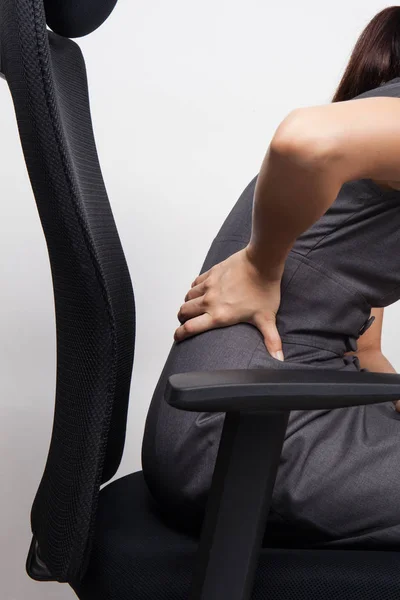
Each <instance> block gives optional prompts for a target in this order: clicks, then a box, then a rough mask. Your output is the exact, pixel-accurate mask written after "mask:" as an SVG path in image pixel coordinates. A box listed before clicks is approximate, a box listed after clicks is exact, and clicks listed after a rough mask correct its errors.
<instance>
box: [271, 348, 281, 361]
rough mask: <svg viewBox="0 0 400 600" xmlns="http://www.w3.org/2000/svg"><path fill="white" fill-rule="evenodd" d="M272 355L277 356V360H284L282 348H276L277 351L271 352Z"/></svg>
mask: <svg viewBox="0 0 400 600" xmlns="http://www.w3.org/2000/svg"><path fill="white" fill-rule="evenodd" d="M272 356H273V357H274V358H277V359H278V360H284V358H283V352H282V350H278V351H277V352H273V353H272Z"/></svg>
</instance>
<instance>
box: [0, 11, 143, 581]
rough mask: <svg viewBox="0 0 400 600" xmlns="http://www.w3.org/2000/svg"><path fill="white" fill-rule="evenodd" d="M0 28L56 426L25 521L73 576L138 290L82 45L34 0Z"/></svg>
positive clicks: (119, 404) (114, 424) (121, 388)
mask: <svg viewBox="0 0 400 600" xmlns="http://www.w3.org/2000/svg"><path fill="white" fill-rule="evenodd" d="M0 39H1V52H2V66H3V71H4V74H5V76H6V79H7V83H8V85H9V88H10V91H11V94H12V99H13V102H14V107H15V112H16V117H17V122H18V127H19V133H20V137H21V143H22V147H23V151H24V156H25V161H26V165H27V168H28V172H29V176H30V180H31V184H32V188H33V191H34V195H35V199H36V203H37V208H38V212H39V216H40V220H41V223H42V226H43V230H44V233H45V237H46V242H47V248H48V253H49V258H50V266H51V272H52V278H53V286H54V300H55V316H56V332H57V381H56V402H55V415H54V427H53V433H52V438H51V444H50V450H49V455H48V460H47V464H46V468H45V471H44V475H43V478H42V481H41V483H40V487H39V490H38V492H37V495H36V497H35V500H34V504H33V508H32V515H31V520H32V531H33V533H34V535H35V537H36V538H37V540H38V543H39V547H40V554H41V557H42V559H43V560H44V562H45V563H46V565H47V567H48V568H49V570H50V571H51V573H52V574H53V575H54V577H55V578H56V579H58V580H59V581H70V580H73V579H74V578H79V577H80V576H81V575H82V574H83V572H84V569H85V568H86V564H87V560H88V557H89V554H90V542H91V532H92V530H93V522H94V516H95V511H96V503H97V497H98V493H99V489H100V483H101V482H104V481H108V480H109V479H110V478H111V477H112V476H113V475H114V473H115V472H116V470H117V468H118V465H119V463H120V459H121V455H122V451H123V446H124V439H125V428H126V415H127V408H128V399H129V388H130V381H131V373H132V364H133V352H134V336H135V305H134V296H133V290H132V284H131V280H130V276H129V272H128V268H127V264H126V261H125V257H124V253H123V250H122V247H121V243H120V239H119V236H118V233H117V229H116V226H115V222H114V218H113V214H112V211H111V208H110V204H109V201H108V198H107V193H106V190H105V187H104V182H103V178H102V174H101V170H100V165H99V162H98V157H97V152H96V146H95V141H94V136H93V130H92V123H91V118H90V110H89V98H88V90H87V81H86V72H85V64H84V61H83V58H82V54H81V52H80V49H79V47H78V46H77V45H76V44H75V43H74V42H72V41H71V40H68V39H65V38H63V37H60V36H58V35H56V34H55V33H53V32H48V30H47V29H46V23H45V15H44V10H43V4H42V1H41V0H1V2H0Z"/></svg>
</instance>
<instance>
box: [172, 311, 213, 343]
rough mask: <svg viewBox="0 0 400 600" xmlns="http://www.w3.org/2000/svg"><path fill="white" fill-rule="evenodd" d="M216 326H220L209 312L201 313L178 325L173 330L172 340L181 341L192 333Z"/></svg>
mask: <svg viewBox="0 0 400 600" xmlns="http://www.w3.org/2000/svg"><path fill="white" fill-rule="evenodd" d="M216 327H220V325H217V324H216V323H215V321H214V319H213V318H212V316H211V315H210V314H209V313H203V314H202V315H200V316H198V317H195V318H194V319H189V321H186V322H185V323H184V324H183V325H181V326H180V327H178V329H177V330H176V331H175V335H174V340H175V341H176V342H181V341H182V340H184V339H186V338H188V337H191V336H192V335H196V334H198V333H202V332H203V331H207V330H208V329H215V328H216Z"/></svg>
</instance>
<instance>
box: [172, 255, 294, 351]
mask: <svg viewBox="0 0 400 600" xmlns="http://www.w3.org/2000/svg"><path fill="white" fill-rule="evenodd" d="M280 300H281V277H280V278H278V277H274V278H268V277H267V276H266V275H265V274H261V273H260V272H259V270H258V269H257V268H256V266H255V264H254V263H253V262H252V261H251V260H250V257H249V255H248V253H247V248H244V249H243V250H240V251H239V252H235V253H234V254H232V255H231V256H229V257H228V258H227V259H226V260H224V261H222V262H220V263H218V264H216V265H214V266H213V267H212V268H211V269H209V270H208V271H206V272H205V273H203V274H202V275H199V276H198V277H196V279H195V280H194V282H193V283H192V287H191V289H190V290H189V291H188V293H187V294H186V296H185V303H184V304H183V305H182V306H181V308H180V310H179V312H178V319H179V321H180V322H181V323H182V325H181V326H180V327H178V329H176V331H175V335H174V339H175V340H176V341H179V342H180V341H182V340H184V339H185V338H187V337H191V336H193V335H196V334H198V333H201V332H203V331H207V330H208V329H215V328H218V327H227V326H228V325H235V324H236V323H250V324H251V325H254V326H255V327H257V329H259V331H260V332H261V333H262V335H263V338H264V343H265V346H266V348H267V350H268V352H269V353H270V354H271V355H272V356H274V358H277V359H279V360H283V358H284V357H283V353H282V342H281V339H280V336H279V332H278V330H277V328H276V314H277V312H278V309H279V305H280ZM279 353H280V354H279Z"/></svg>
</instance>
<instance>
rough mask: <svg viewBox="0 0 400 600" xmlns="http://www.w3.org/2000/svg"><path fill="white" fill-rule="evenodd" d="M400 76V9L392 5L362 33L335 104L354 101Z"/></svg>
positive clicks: (335, 98)
mask: <svg viewBox="0 0 400 600" xmlns="http://www.w3.org/2000/svg"><path fill="white" fill-rule="evenodd" d="M399 76H400V6H389V7H388V8H384V9H383V10H381V11H380V12H379V13H378V14H376V15H375V16H374V17H373V18H372V19H371V21H370V22H369V23H368V25H367V26H366V27H365V29H364V30H363V31H362V33H361V35H360V37H359V38H358V40H357V43H356V45H355V46H354V49H353V51H352V53H351V56H350V60H349V62H348V64H347V67H346V70H345V72H344V74H343V77H342V79H341V81H340V83H339V85H338V88H337V90H336V92H335V94H334V96H333V98H332V102H342V101H343V100H351V98H354V97H355V96H358V95H359V94H362V93H363V92H366V91H368V90H372V89H374V88H376V87H379V86H380V85H382V84H383V83H386V82H387V81H390V80H391V79H394V78H395V77H399Z"/></svg>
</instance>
